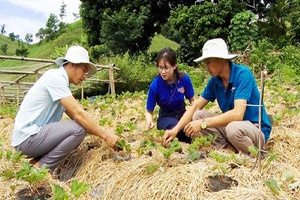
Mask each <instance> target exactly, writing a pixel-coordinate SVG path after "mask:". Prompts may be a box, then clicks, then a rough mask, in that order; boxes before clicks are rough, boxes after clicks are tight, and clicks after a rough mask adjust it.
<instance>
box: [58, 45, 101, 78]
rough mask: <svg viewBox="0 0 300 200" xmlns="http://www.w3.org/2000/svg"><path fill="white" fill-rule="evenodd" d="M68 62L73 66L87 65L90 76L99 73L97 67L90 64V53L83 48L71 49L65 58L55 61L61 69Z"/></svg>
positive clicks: (73, 47)
mask: <svg viewBox="0 0 300 200" xmlns="http://www.w3.org/2000/svg"><path fill="white" fill-rule="evenodd" d="M68 62H70V63H73V64H87V65H86V66H87V70H88V73H89V74H94V73H96V72H97V68H96V66H95V65H94V64H93V63H91V62H90V59H89V54H88V51H87V50H86V49H84V48H83V47H81V46H72V47H70V48H69V49H68V51H67V53H66V56H65V57H58V58H56V60H55V63H56V64H57V65H58V66H59V67H60V66H62V65H64V64H66V63H68Z"/></svg>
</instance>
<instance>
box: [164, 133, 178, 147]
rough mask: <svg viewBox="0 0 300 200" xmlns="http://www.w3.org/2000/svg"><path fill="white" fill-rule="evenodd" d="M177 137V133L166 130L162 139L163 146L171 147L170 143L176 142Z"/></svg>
mask: <svg viewBox="0 0 300 200" xmlns="http://www.w3.org/2000/svg"><path fill="white" fill-rule="evenodd" d="M176 135H177V131H175V130H173V129H171V130H165V134H164V136H163V138H162V143H163V146H165V147H167V146H169V145H170V143H171V142H172V141H173V140H174V138H175V137H176Z"/></svg>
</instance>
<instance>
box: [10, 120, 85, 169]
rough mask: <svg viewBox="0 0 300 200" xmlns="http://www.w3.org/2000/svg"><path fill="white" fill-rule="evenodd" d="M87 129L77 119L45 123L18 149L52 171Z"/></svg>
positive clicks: (80, 139)
mask: <svg viewBox="0 0 300 200" xmlns="http://www.w3.org/2000/svg"><path fill="white" fill-rule="evenodd" d="M85 135H86V129H85V128H83V127H82V126H81V125H80V124H78V123H77V122H75V121H60V122H54V123H50V124H47V125H45V126H44V127H42V128H41V130H40V132H38V133H37V134H35V135H32V136H30V137H29V138H27V139H26V140H25V141H24V142H23V143H21V144H20V145H19V146H16V147H15V148H16V150H20V151H21V152H22V154H24V155H27V156H28V157H29V158H35V159H37V160H38V162H39V164H40V165H43V164H45V165H46V167H47V168H49V169H50V170H51V171H54V169H55V168H56V167H57V166H58V165H59V164H60V163H61V162H62V161H63V160H64V159H65V158H66V157H67V155H68V154H69V153H70V152H71V151H73V150H74V149H76V147H78V145H79V144H80V143H81V142H82V141H83V139H84V137H85Z"/></svg>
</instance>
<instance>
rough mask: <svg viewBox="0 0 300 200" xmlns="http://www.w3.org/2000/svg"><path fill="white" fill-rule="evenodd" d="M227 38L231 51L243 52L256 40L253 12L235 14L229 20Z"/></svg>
mask: <svg viewBox="0 0 300 200" xmlns="http://www.w3.org/2000/svg"><path fill="white" fill-rule="evenodd" d="M229 28H230V32H229V36H228V42H229V46H230V47H231V48H230V49H231V51H244V50H245V49H246V48H247V47H248V46H249V45H251V44H252V43H254V42H256V41H257V39H258V26H257V19H256V17H255V15H254V13H253V12H250V11H244V12H240V13H237V14H236V15H235V16H234V17H233V18H232V19H231V20H230V26H229Z"/></svg>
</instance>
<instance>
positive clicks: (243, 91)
mask: <svg viewBox="0 0 300 200" xmlns="http://www.w3.org/2000/svg"><path fill="white" fill-rule="evenodd" d="M230 66H231V72H230V78H229V81H228V88H227V89H224V86H223V84H222V80H221V78H220V77H218V76H217V77H212V78H211V79H210V80H209V82H208V84H207V86H206V88H205V89H204V91H203V93H202V97H203V98H204V99H206V100H208V101H214V100H215V99H217V101H218V104H219V106H220V109H221V110H222V112H223V113H224V112H227V111H229V110H231V109H233V108H234V100H237V99H244V100H246V101H247V107H246V111H245V115H244V120H249V121H250V122H252V123H258V121H259V120H258V118H259V106H258V105H259V100H260V92H259V90H258V88H257V85H256V82H255V78H254V76H253V74H252V73H251V71H250V70H249V68H248V67H246V66H243V65H237V64H234V63H232V62H230ZM271 129H272V128H271V123H270V120H269V117H268V115H267V113H266V109H265V106H264V105H263V106H262V123H261V130H262V132H263V133H264V135H265V141H266V142H267V140H268V139H269V137H270V133H271Z"/></svg>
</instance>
